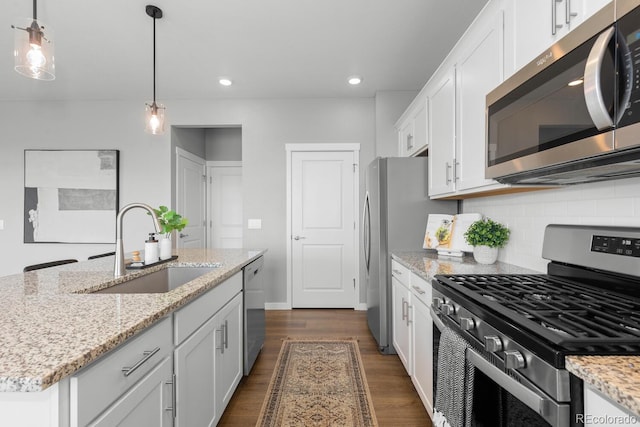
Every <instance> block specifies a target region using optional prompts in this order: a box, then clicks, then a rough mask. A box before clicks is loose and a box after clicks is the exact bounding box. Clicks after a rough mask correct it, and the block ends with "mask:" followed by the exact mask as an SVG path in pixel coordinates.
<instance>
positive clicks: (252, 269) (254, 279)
mask: <svg viewBox="0 0 640 427" xmlns="http://www.w3.org/2000/svg"><path fill="white" fill-rule="evenodd" d="M263 267H264V257H262V256H261V257H259V258H258V259H256V260H255V261H252V262H251V263H249V264H247V265H246V266H244V268H243V277H244V375H249V372H251V368H252V367H253V364H254V363H255V361H256V359H257V358H258V354H259V353H260V350H261V349H262V346H263V344H264V336H265V314H264V283H263V282H264V279H263V275H262V268H263Z"/></svg>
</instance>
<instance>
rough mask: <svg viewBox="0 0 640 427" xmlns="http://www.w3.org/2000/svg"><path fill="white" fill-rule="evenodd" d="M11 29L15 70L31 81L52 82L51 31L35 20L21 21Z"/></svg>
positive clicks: (53, 68) (53, 59)
mask: <svg viewBox="0 0 640 427" xmlns="http://www.w3.org/2000/svg"><path fill="white" fill-rule="evenodd" d="M13 28H14V31H15V33H14V50H13V56H14V68H15V70H16V71H17V72H18V73H20V74H22V75H23V76H26V77H30V78H32V79H37V80H54V79H55V78H56V73H55V69H56V67H55V58H54V43H53V30H51V28H50V27H49V26H48V25H45V24H44V23H43V22H42V21H39V20H37V19H35V18H30V19H23V20H22V21H21V22H19V23H18V25H14V26H13Z"/></svg>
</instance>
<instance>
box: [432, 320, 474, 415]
mask: <svg viewBox="0 0 640 427" xmlns="http://www.w3.org/2000/svg"><path fill="white" fill-rule="evenodd" d="M469 346H470V345H469V343H468V342H467V341H466V340H465V339H464V338H462V337H461V336H460V335H458V334H457V333H455V332H454V331H453V330H451V329H450V328H448V327H445V328H444V330H443V331H442V334H441V336H440V348H439V349H438V374H437V382H436V385H437V386H436V396H435V404H434V408H433V425H434V426H435V427H471V412H472V407H473V379H474V372H475V368H474V366H473V365H472V364H471V363H469V362H467V358H466V350H467V348H468V347H469Z"/></svg>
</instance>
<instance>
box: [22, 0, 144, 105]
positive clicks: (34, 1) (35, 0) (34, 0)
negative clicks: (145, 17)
mask: <svg viewBox="0 0 640 427" xmlns="http://www.w3.org/2000/svg"><path fill="white" fill-rule="evenodd" d="M35 1H36V0H34V2H35ZM155 104H156V15H155V13H154V15H153V105H155Z"/></svg>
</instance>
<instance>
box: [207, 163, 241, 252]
mask: <svg viewBox="0 0 640 427" xmlns="http://www.w3.org/2000/svg"><path fill="white" fill-rule="evenodd" d="M210 163H211V162H210ZM225 163H226V164H225ZM208 175H209V195H210V197H209V200H210V202H209V226H210V232H209V242H210V243H209V247H211V248H241V247H242V224H243V220H242V166H241V164H240V163H239V162H217V163H216V164H215V165H214V166H209V167H208Z"/></svg>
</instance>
